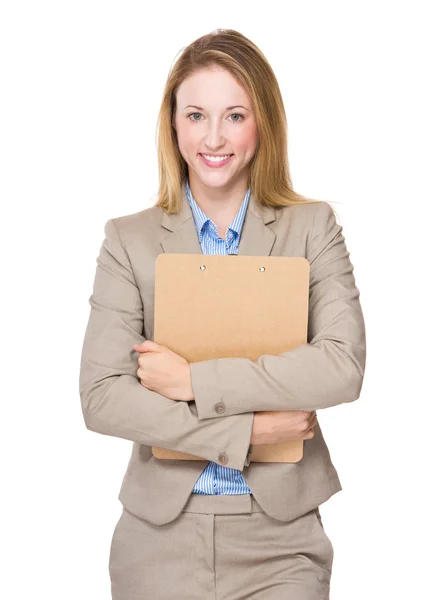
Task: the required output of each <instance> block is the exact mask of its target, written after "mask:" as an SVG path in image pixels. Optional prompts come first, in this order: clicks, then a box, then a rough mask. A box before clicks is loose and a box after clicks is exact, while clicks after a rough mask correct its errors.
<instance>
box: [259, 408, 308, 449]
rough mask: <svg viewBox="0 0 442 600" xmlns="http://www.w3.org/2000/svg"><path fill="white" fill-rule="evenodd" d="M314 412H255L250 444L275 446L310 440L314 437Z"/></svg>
mask: <svg viewBox="0 0 442 600" xmlns="http://www.w3.org/2000/svg"><path fill="white" fill-rule="evenodd" d="M317 422H318V420H317V417H316V411H315V410H314V411H312V412H308V411H306V410H280V411H268V410H263V411H259V412H255V417H254V419H253V425H252V437H251V440H250V443H251V444H252V445H253V444H255V445H260V444H277V443H279V442H288V441H291V440H310V439H311V438H312V437H314V435H315V431H314V426H315V425H316V424H317Z"/></svg>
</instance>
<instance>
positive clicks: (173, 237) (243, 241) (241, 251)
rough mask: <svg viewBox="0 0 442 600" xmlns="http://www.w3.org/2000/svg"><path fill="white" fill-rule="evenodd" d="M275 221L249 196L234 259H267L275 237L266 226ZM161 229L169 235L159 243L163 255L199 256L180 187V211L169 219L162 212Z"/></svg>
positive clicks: (269, 210) (269, 211)
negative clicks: (238, 257) (242, 257)
mask: <svg viewBox="0 0 442 600" xmlns="http://www.w3.org/2000/svg"><path fill="white" fill-rule="evenodd" d="M275 220H276V210H275V209H274V208H272V207H267V206H261V205H260V204H258V202H257V201H256V198H255V196H254V194H253V192H251V194H250V197H249V204H248V206H247V212H246V217H245V219H244V224H243V228H242V232H241V237H240V240H239V247H238V255H243V256H269V255H270V252H271V251H272V248H273V245H274V243H275V238H276V234H275V232H274V231H272V230H271V229H269V228H268V227H267V225H268V224H269V223H273V222H274V221H275ZM161 226H162V227H163V228H164V229H165V230H167V231H168V232H169V233H168V235H166V237H164V238H163V239H162V241H161V242H160V244H161V247H162V249H163V252H172V253H179V254H202V249H201V245H200V243H199V239H198V233H197V231H196V227H195V222H194V220H193V214H192V210H191V208H190V205H189V201H188V200H187V196H186V189H185V186H184V183H183V185H182V186H181V209H180V211H179V212H178V213H176V214H171V215H169V214H167V213H165V212H163V216H162V219H161Z"/></svg>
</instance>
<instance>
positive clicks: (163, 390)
mask: <svg viewBox="0 0 442 600" xmlns="http://www.w3.org/2000/svg"><path fill="white" fill-rule="evenodd" d="M133 349H134V350H135V351H136V352H139V353H140V356H139V357H138V364H139V368H138V370H137V376H138V377H139V379H140V382H141V384H142V385H143V386H144V387H145V388H147V389H148V390H151V391H152V392H157V393H158V394H161V395H162V396H166V397H167V398H170V399H171V400H184V401H190V400H194V399H195V395H194V392H193V389H192V380H191V377H190V364H189V363H188V362H187V360H186V359H185V358H183V357H182V356H180V355H179V354H176V353H175V352H173V351H172V350H170V349H169V348H167V347H166V346H161V344H157V343H156V342H153V341H152V340H146V341H144V342H143V343H142V344H134V346H133Z"/></svg>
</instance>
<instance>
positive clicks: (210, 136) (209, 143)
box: [205, 122, 225, 152]
mask: <svg viewBox="0 0 442 600" xmlns="http://www.w3.org/2000/svg"><path fill="white" fill-rule="evenodd" d="M205 144H206V148H207V149H208V150H210V151H211V152H216V151H217V150H218V149H219V148H222V146H224V144H225V139H224V136H223V134H222V131H221V125H220V124H219V123H217V122H213V123H212V124H211V125H209V129H208V131H207V135H206V140H205Z"/></svg>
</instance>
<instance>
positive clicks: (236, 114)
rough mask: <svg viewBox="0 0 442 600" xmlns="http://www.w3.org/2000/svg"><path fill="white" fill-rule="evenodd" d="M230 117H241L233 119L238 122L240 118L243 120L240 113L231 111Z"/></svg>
mask: <svg viewBox="0 0 442 600" xmlns="http://www.w3.org/2000/svg"><path fill="white" fill-rule="evenodd" d="M230 116H231V117H241V119H234V122H236V123H239V122H240V121H241V120H244V115H242V114H240V113H233V114H232V115H230Z"/></svg>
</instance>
